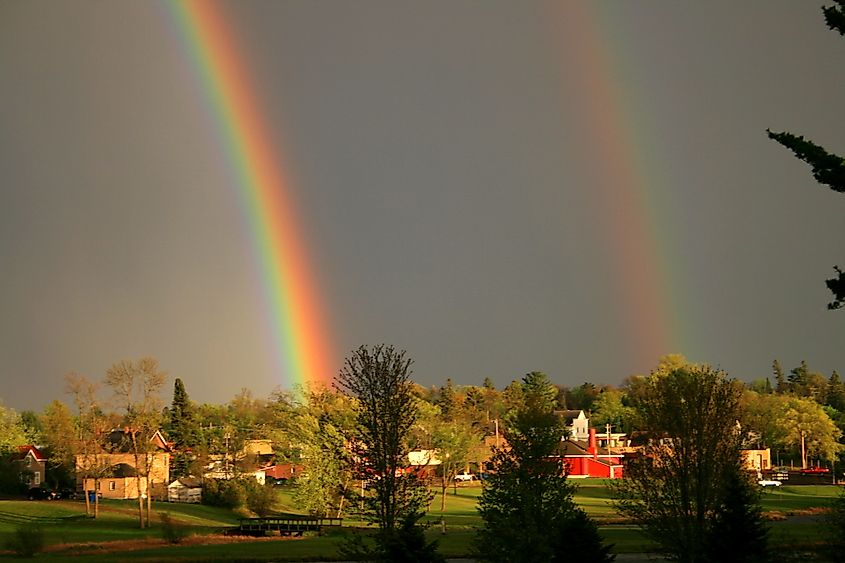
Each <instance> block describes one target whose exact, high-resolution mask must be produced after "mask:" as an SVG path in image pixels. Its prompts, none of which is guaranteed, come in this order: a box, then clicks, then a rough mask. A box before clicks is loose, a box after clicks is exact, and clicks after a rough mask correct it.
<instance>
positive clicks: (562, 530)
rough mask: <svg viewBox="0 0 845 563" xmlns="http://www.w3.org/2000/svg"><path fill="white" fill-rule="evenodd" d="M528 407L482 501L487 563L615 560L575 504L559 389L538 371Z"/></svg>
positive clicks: (513, 421) (481, 536) (480, 538)
mask: <svg viewBox="0 0 845 563" xmlns="http://www.w3.org/2000/svg"><path fill="white" fill-rule="evenodd" d="M522 387H523V390H524V394H523V404H522V407H520V408H519V409H518V410H517V411H516V412H513V413H511V415H510V416H509V417H507V418H508V422H507V425H506V427H505V436H506V438H507V441H508V444H509V447H503V448H498V449H497V450H496V451H495V453H494V456H493V461H492V463H493V467H494V472H493V473H491V474H490V476H489V480H488V481H487V483H486V485H485V487H484V490H483V491H482V493H481V498H480V500H479V507H478V511H479V513H480V514H481V518H482V519H483V520H484V526H483V528H481V529H480V530H479V531H478V535H477V538H476V548H477V550H478V556H479V558H480V559H481V560H482V561H501V562H510V561H522V562H527V563H533V562H538V563H540V562H543V563H545V562H551V561H570V560H577V561H589V562H604V561H612V560H613V556H612V555H610V554H609V549H610V548H609V547H608V546H604V545H602V542H601V538H600V537H599V535H598V529H597V527H596V525H595V523H593V522H592V521H591V520H590V519H589V518H587V516H586V514H585V513H584V512H583V510H581V509H580V508H578V507H577V506H576V505H575V502H574V501H573V493H574V491H575V487H574V486H573V485H572V484H571V483H569V482H568V481H567V479H566V467H565V464H564V462H563V459H562V457H560V452H559V450H558V448H559V447H560V441H561V437H562V436H563V434H564V432H565V428H564V424H563V421H562V419H561V418H560V417H558V416H557V415H555V414H554V406H555V403H554V401H553V399H554V395H555V393H554V388H553V387H552V385H551V384H550V383H549V382H548V380H547V378H546V377H545V376H542V375H538V374H537V372H533V373H532V374H529V375H527V376H526V377H525V379H523V386H522Z"/></svg>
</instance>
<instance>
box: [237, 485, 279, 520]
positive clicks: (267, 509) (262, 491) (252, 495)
mask: <svg viewBox="0 0 845 563" xmlns="http://www.w3.org/2000/svg"><path fill="white" fill-rule="evenodd" d="M244 490H245V493H246V507H247V508H248V509H250V510H251V511H252V512H254V513H256V514H257V515H259V516H269V515H270V514H272V513H273V507H274V506H275V504H276V500H277V497H276V491H275V490H274V489H273V487H272V485H262V484H261V483H259V482H257V481H252V480H248V481H246V482H245V483H244Z"/></svg>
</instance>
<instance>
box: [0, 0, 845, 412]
mask: <svg viewBox="0 0 845 563" xmlns="http://www.w3.org/2000/svg"><path fill="white" fill-rule="evenodd" d="M821 5H822V4H821V3H816V2H813V1H806V2H794V1H776V0H767V1H765V2H763V1H757V2H734V1H719V2H707V3H703V2H702V3H669V2H656V1H640V2H624V3H622V2H605V3H602V4H597V3H586V2H585V3H583V4H575V3H568V2H560V3H554V2H552V3H546V2H504V1H503V2H498V1H485V2H480V1H479V2H468V1H459V2H372V1H358V2H320V1H318V2H310V1H309V2H306V1H299V2H293V1H291V2H287V1H279V2H262V1H241V2H233V3H226V4H224V5H223V9H224V11H225V13H226V14H228V17H229V24H230V26H231V29H232V30H233V33H234V34H235V36H236V37H237V38H238V40H239V47H240V50H241V52H242V54H243V56H244V59H245V60H244V62H245V64H246V65H248V67H249V69H250V70H251V72H252V75H253V78H254V83H255V87H256V95H257V98H258V99H259V100H260V101H261V112H262V115H263V118H264V120H265V122H266V124H267V125H268V126H269V128H270V131H271V132H272V133H273V135H274V139H275V140H276V148H277V150H278V151H279V160H280V162H282V161H284V162H285V163H287V164H286V168H285V171H286V174H287V175H288V176H289V177H290V178H291V179H292V181H291V187H292V194H291V196H292V197H293V199H294V200H295V202H296V204H297V209H298V210H299V213H300V214H301V218H302V221H301V222H302V224H303V225H304V229H303V232H302V233H301V234H302V237H303V238H304V240H305V244H306V247H307V248H308V250H309V253H310V256H311V259H312V261H313V263H314V269H315V272H316V273H317V279H318V283H319V285H320V294H321V295H322V297H323V302H324V305H325V307H326V309H327V311H328V315H329V319H328V320H329V323H328V325H329V327H330V331H331V339H332V341H333V342H334V345H335V349H334V350H333V353H334V354H335V357H334V358H333V359H332V362H333V363H334V364H335V365H339V364H340V362H341V360H342V358H343V357H344V355H346V354H347V353H348V352H349V351H350V350H351V349H353V348H354V347H356V346H358V345H359V344H367V343H378V342H388V343H392V344H395V345H396V346H398V347H400V348H405V349H407V351H408V353H409V355H410V356H411V357H412V358H414V360H415V379H416V380H417V381H418V382H419V383H421V384H424V385H434V384H442V383H443V382H444V381H445V379H446V378H447V377H451V378H452V379H453V380H454V381H455V382H456V383H458V384H480V383H481V382H482V380H483V378H484V377H487V376H489V377H491V378H492V379H493V380H494V382H496V384H497V385H500V386H504V385H506V384H507V383H509V382H510V381H511V380H512V379H516V378H519V377H521V376H522V375H523V374H524V373H525V372H527V371H532V370H542V371H545V372H547V373H548V374H549V375H550V376H551V378H552V380H553V381H555V382H556V383H560V384H564V385H577V384H580V383H582V382H584V381H592V382H595V383H612V384H618V383H620V382H621V381H622V380H623V379H624V378H625V377H626V376H628V375H630V374H632V373H644V372H647V371H648V370H649V369H650V368H651V367H653V365H655V364H656V362H657V359H658V356H659V355H661V354H666V353H673V352H678V353H683V354H685V355H686V356H687V357H688V358H689V359H690V360H694V361H701V362H709V363H712V364H714V365H717V366H720V367H722V368H723V369H725V370H727V371H728V372H729V373H730V374H731V375H733V376H735V377H738V378H740V379H744V380H750V379H754V378H757V377H762V376H766V375H768V374H769V373H770V365H771V362H772V360H773V359H775V358H779V359H780V360H781V362H782V363H783V365H784V366H785V367H787V368H791V367H794V366H795V365H797V364H798V363H799V362H800V361H801V360H806V361H807V362H808V363H809V364H810V367H811V368H812V369H815V370H818V371H822V372H825V373H827V374H829V373H830V371H831V370H832V369H837V368H838V369H840V370H842V369H843V368H845V362H843V361H842V360H843V349H845V346H843V342H845V340H843V339H845V331H843V328H845V313H842V312H838V313H837V312H828V311H826V310H825V304H826V303H827V301H828V300H829V294H828V293H827V290H826V288H825V287H824V284H823V280H824V279H825V278H826V277H829V276H830V275H831V274H832V273H833V271H832V268H831V266H832V265H833V264H836V263H839V264H841V265H845V253H843V245H845V196H842V195H840V194H835V193H834V192H832V191H830V190H828V189H827V188H824V187H820V186H818V185H817V184H815V182H814V181H813V180H812V178H811V176H810V174H809V173H808V170H807V167H806V166H805V165H804V164H802V163H800V162H799V161H797V160H796V159H794V158H793V157H792V156H791V155H790V154H789V153H788V152H787V151H786V150H785V149H783V148H782V147H780V146H779V145H777V144H775V143H774V142H772V141H770V140H768V139H767V138H766V135H765V129H766V128H767V127H771V128H772V129H775V130H783V129H785V130H790V131H793V132H795V133H800V134H804V135H806V136H807V137H809V138H811V139H813V140H815V141H817V142H818V143H820V144H823V145H825V146H827V147H828V148H829V149H831V150H834V151H836V152H839V153H840V154H842V153H843V152H845V120H843V117H845V115H844V114H843V112H844V111H845V110H843V104H842V98H843V95H845V73H843V72H842V69H843V68H845V39H843V38H841V37H839V36H838V35H837V34H835V33H833V32H831V31H829V30H827V28H826V27H825V26H824V23H823V20H822V16H821V12H820V6H821ZM577 33H581V34H582V35H584V37H586V38H587V39H588V41H586V42H584V41H582V42H580V43H578V42H575V41H571V40H570V39H571V38H572V36H574V35H577ZM574 45H580V48H576V47H574ZM590 45H592V47H590ZM591 49H594V50H595V51H596V52H592V51H591ZM590 76H595V77H600V78H603V79H604V80H605V81H606V82H605V84H606V85H607V86H608V87H609V88H610V90H609V93H610V94H612V95H611V96H610V98H608V100H610V102H611V105H613V107H609V106H608V107H606V108H604V107H602V106H601V105H600V104H598V103H593V104H592V105H591V103H590V102H591V100H592V101H593V102H595V101H596V100H599V99H600V98H599V97H597V96H599V94H600V92H598V90H595V91H594V90H593V89H592V87H591V86H590V84H591V82H590V81H589V78H590ZM595 88H597V89H598V88H599V86H595ZM606 93H608V92H606ZM585 108H592V109H591V110H590V111H585ZM605 109H606V111H604V110H605ZM598 133H601V135H610V138H612V139H613V140H614V142H615V143H616V144H615V146H616V147H617V148H619V149H620V150H619V151H616V152H614V151H611V150H606V149H607V144H602V143H601V142H596V139H598V138H601V136H600V135H598ZM222 150H223V148H222V143H221V140H220V138H219V136H218V135H217V133H216V130H215V127H214V123H213V121H212V118H211V117H210V115H209V113H208V111H207V106H206V105H205V104H204V102H203V101H202V92H201V90H200V87H199V86H198V83H197V81H196V78H195V75H194V74H193V73H192V72H191V68H190V62H189V59H188V57H187V56H186V54H185V52H184V50H183V48H182V45H181V43H180V41H179V38H178V30H177V28H176V27H175V26H174V25H173V22H172V21H170V20H169V16H168V10H166V9H165V8H164V7H163V5H162V4H158V3H154V2H105V1H67V2H46V1H10V0H0V374H1V375H0V382H2V383H0V399H2V401H3V402H4V403H5V404H6V405H9V406H12V407H14V408H16V409H25V408H36V409H37V408H41V407H42V406H43V405H44V404H46V403H47V402H49V401H50V400H52V399H53V398H63V396H62V377H63V375H64V374H65V373H66V372H68V371H71V370H75V371H79V372H82V373H85V374H88V375H89V376H91V377H93V378H99V377H101V376H102V374H103V372H104V371H105V369H106V368H107V367H108V366H109V365H111V364H112V363H114V362H116V361H118V360H121V359H125V358H138V357H140V356H142V355H152V356H155V357H157V358H158V359H159V360H160V362H161V364H162V366H163V368H164V369H166V370H167V371H169V372H170V374H171V375H172V376H175V377H181V378H182V379H183V380H184V381H185V383H186V386H187V389H188V392H189V394H190V395H191V397H192V398H193V399H195V400H199V401H220V402H222V401H226V400H228V399H229V398H231V397H232V396H233V395H234V394H235V393H236V392H237V391H238V390H240V388H242V387H248V388H251V389H252V390H253V392H254V393H255V394H256V395H258V396H263V395H266V394H267V393H268V392H269V391H270V390H271V389H272V388H274V387H275V386H283V387H285V386H287V385H288V384H289V379H288V376H287V375H286V374H283V373H278V372H277V370H276V362H275V347H274V344H273V343H272V342H271V341H269V340H270V339H269V338H268V323H267V320H266V318H265V317H266V314H265V311H264V310H263V307H264V304H265V299H264V298H263V296H262V295H261V291H262V286H261V280H260V279H259V274H258V269H257V266H256V263H255V252H254V243H253V241H252V240H251V239H250V233H249V228H248V225H247V224H246V221H247V217H246V216H245V215H244V213H243V212H242V211H241V209H240V208H239V204H238V194H237V189H238V188H237V186H233V185H232V182H231V176H230V175H228V173H227V170H226V166H225V163H224V158H223V156H222V154H223V153H222ZM620 151H621V152H620ZM620 155H622V156H625V155H627V156H628V157H630V158H633V159H634V161H635V164H636V167H637V168H636V170H638V172H637V173H636V174H634V175H633V176H632V178H631V180H632V182H633V181H634V180H636V182H639V184H638V185H639V186H640V187H639V188H637V187H634V188H632V187H631V186H627V187H626V186H625V185H622V184H624V182H622V183H621V184H620V185H616V184H614V183H613V182H608V185H604V186H599V185H598V184H597V182H598V183H600V182H602V179H603V178H604V179H605V181H607V179H608V178H611V177H612V176H610V175H608V174H605V173H604V172H605V171H607V170H610V169H612V168H613V167H614V166H615V165H616V164H617V162H616V160H617V159H618V158H619V157H620ZM625 189H639V190H640V191H641V193H642V194H647V196H648V198H649V199H648V202H649V203H647V205H646V206H645V207H644V208H643V209H642V210H639V211H638V210H635V209H632V210H631V214H635V213H636V214H637V217H636V219H638V221H639V223H637V224H639V225H640V228H639V229H632V230H630V231H626V230H625V229H621V232H622V233H623V235H624V236H628V235H629V236H630V237H631V239H632V240H635V241H646V242H647V243H648V248H645V250H646V251H648V253H649V254H648V255H649V256H651V257H652V258H653V262H651V263H649V262H638V263H636V264H635V265H634V266H633V267H634V268H649V269H653V270H654V271H653V272H651V273H652V274H653V278H654V279H655V280H656V281H657V283H656V284H655V287H659V292H658V295H659V300H660V302H659V303H658V304H657V305H656V306H654V307H651V308H652V309H654V311H653V312H650V311H649V310H647V309H646V308H645V307H644V306H642V305H643V303H644V301H642V302H641V301H639V297H638V294H637V293H636V291H635V292H633V295H632V294H631V292H626V291H624V288H626V287H631V286H630V285H626V282H627V276H628V275H630V274H631V272H630V271H627V272H626V271H625V270H624V269H623V268H621V267H620V264H621V263H623V262H620V260H619V256H618V253H619V252H620V251H619V248H620V247H621V246H622V241H621V240H619V238H620V237H619V235H618V234H615V235H611V234H609V232H611V231H612V230H613V229H612V227H613V226H614V225H615V226H619V223H615V221H617V219H616V218H614V217H610V218H608V216H607V214H606V212H607V210H608V209H610V208H611V206H610V205H609V204H608V202H607V201H606V198H608V197H611V198H612V197H613V194H614V193H616V192H615V190H625ZM620 193H621V192H620ZM599 194H604V195H599ZM608 194H610V195H608ZM602 198H605V199H602ZM620 220H621V219H620ZM652 313H653V315H654V316H653V317H652V316H651V315H652ZM656 319H660V321H659V322H663V321H662V320H663V319H666V320H667V322H669V321H671V322H672V324H671V326H667V327H665V328H666V332H667V335H666V336H665V337H664V338H662V339H657V338H654V339H650V336H649V329H648V327H649V326H651V325H653V324H655V323H654V322H653V321H655V320H656ZM640 324H641V326H642V327H643V328H642V331H643V334H638V330H637V327H638V326H639V325H640Z"/></svg>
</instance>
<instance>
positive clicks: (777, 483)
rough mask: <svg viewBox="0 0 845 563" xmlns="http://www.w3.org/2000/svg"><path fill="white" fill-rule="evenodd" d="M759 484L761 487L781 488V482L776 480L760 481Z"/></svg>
mask: <svg viewBox="0 0 845 563" xmlns="http://www.w3.org/2000/svg"><path fill="white" fill-rule="evenodd" d="M757 484H758V485H760V486H761V487H780V485H781V482H780V481H776V480H774V479H760V480H759V481H757Z"/></svg>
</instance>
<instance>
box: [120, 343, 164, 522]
mask: <svg viewBox="0 0 845 563" xmlns="http://www.w3.org/2000/svg"><path fill="white" fill-rule="evenodd" d="M165 379H166V374H165V373H164V372H163V371H161V369H160V368H159V365H158V360H156V359H155V358H141V359H140V360H138V361H137V362H132V361H129V360H124V361H121V362H118V363H116V364H114V365H112V366H111V367H110V368H109V369H108V370H106V379H105V382H106V385H108V386H109V387H110V388H111V390H112V393H113V394H114V398H115V400H116V401H117V403H118V404H119V405H120V406H121V407H122V408H123V410H124V420H125V423H126V433H125V436H126V438H127V439H128V441H129V443H128V444H127V445H128V446H129V448H130V451H131V452H132V455H133V457H134V461H135V473H136V485H137V488H138V519H139V523H140V526H141V528H144V527H146V526H149V525H150V513H151V512H152V498H151V497H152V492H153V491H152V483H151V482H150V474H151V472H152V463H153V453H154V448H155V446H154V444H153V443H152V439H153V436H154V434H155V433H156V431H157V430H158V429H159V427H160V425H161V399H160V397H159V393H160V392H161V388H162V387H163V386H164V383H165ZM142 483H143V484H144V486H142ZM144 492H146V495H144V494H142V493H144ZM145 496H146V499H147V503H146V514H145V512H144V497H145Z"/></svg>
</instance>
